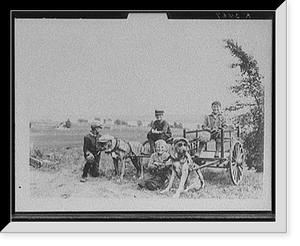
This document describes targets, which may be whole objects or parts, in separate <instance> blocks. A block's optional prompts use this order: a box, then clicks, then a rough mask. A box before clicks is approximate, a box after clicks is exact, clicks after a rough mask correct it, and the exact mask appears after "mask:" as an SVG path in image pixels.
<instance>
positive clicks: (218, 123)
mask: <svg viewBox="0 0 300 246" xmlns="http://www.w3.org/2000/svg"><path fill="white" fill-rule="evenodd" d="M211 109H212V113H211V114H210V115H206V116H205V119H204V122H203V125H202V129H203V130H204V132H200V133H199V134H200V136H199V140H200V144H199V153H198V155H199V156H200V154H201V152H202V149H203V147H204V145H205V144H206V143H208V142H209V141H210V140H211V139H214V140H215V141H216V152H215V155H214V157H215V158H218V157H219V153H220V150H221V131H220V129H221V128H227V124H226V120H225V117H224V116H223V115H222V113H221V103H220V102H219V101H214V102H213V103H212V104H211Z"/></svg>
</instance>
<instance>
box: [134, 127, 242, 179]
mask: <svg viewBox="0 0 300 246" xmlns="http://www.w3.org/2000/svg"><path fill="white" fill-rule="evenodd" d="M201 131H204V130H200V129H197V130H187V129H184V130H183V137H184V138H186V139H188V140H189V143H190V152H189V153H190V155H191V156H192V159H193V161H194V163H195V164H197V166H196V169H202V168H205V167H209V168H225V169H227V170H229V172H230V177H231V180H232V182H233V184H235V185H238V184H239V183H240V182H241V180H242V178H243V171H244V165H245V151H244V149H243V145H242V143H241V128H240V127H239V126H238V127H236V128H235V129H223V128H221V129H220V131H221V155H220V157H219V158H215V157H213V156H214V153H215V150H216V144H215V141H214V140H211V141H209V142H208V143H207V144H205V146H204V149H203V151H202V153H201V156H200V157H199V156H197V155H195V154H196V153H198V152H199V143H200V141H199V138H198V137H199V134H200V132H201ZM143 146H144V151H143V153H142V155H141V156H139V157H140V158H141V161H142V164H143V166H145V165H146V164H147V161H148V160H149V157H150V155H151V151H150V144H149V142H148V141H145V142H144V143H143Z"/></svg>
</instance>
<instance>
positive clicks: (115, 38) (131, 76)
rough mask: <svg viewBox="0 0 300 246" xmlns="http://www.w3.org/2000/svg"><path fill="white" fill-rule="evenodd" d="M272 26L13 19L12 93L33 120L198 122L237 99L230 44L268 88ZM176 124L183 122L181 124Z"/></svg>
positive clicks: (145, 17)
mask: <svg viewBox="0 0 300 246" xmlns="http://www.w3.org/2000/svg"><path fill="white" fill-rule="evenodd" d="M271 38H272V23H271V21H270V20H201V19H197V20H196V19H195V20H168V19H167V17H166V16H165V15H161V14H152V15H150V14H135V15H129V17H128V19H126V20H117V19H113V20H109V19H102V20H101V19H16V20H15V46H14V47H15V91H16V95H15V96H16V98H17V99H18V100H19V101H20V103H18V104H16V111H17V110H21V111H25V112H26V114H27V116H28V118H29V119H30V120H35V119H54V120H64V119H67V118H91V117H94V116H97V117H100V118H102V117H115V116H118V117H122V116H123V117H126V116H128V115H130V116H137V117H139V116H140V115H144V116H146V117H149V118H154V110H155V109H162V110H164V111H165V117H166V118H167V117H168V115H169V116H171V115H173V116H174V115H178V116H179V115H180V116H181V115H185V116H188V117H191V118H197V117H198V116H200V115H203V114H207V113H210V111H211V108H210V105H211V103H212V102H213V101H215V100H219V101H221V102H222V106H223V107H226V106H228V105H230V104H232V103H233V102H234V101H235V100H236V99H237V96H236V95H234V94H231V93H230V91H229V89H228V87H229V86H232V85H234V84H235V80H236V79H238V78H239V77H238V76H239V70H238V69H232V68H230V67H229V66H230V64H231V63H233V62H235V61H236V60H235V59H234V58H233V57H232V56H231V54H230V52H229V50H228V49H225V48H224V42H223V40H224V39H234V41H236V42H238V44H239V45H241V46H242V48H243V50H244V51H245V52H247V53H249V54H251V55H253V56H254V58H255V59H256V60H257V62H258V66H259V68H260V73H261V74H262V75H263V76H264V80H263V83H265V84H270V83H271V61H272V46H271V43H272V39H271ZM179 120H180V119H179Z"/></svg>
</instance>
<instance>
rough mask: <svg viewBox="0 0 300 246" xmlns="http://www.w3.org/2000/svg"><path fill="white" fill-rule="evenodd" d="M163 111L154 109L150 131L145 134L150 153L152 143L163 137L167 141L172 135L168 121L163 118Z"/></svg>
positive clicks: (152, 149) (152, 146) (152, 150)
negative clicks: (154, 118) (153, 118)
mask: <svg viewBox="0 0 300 246" xmlns="http://www.w3.org/2000/svg"><path fill="white" fill-rule="evenodd" d="M163 115H164V111H163V110H155V117H156V120H155V121H154V122H153V124H152V126H151V129H150V131H149V132H148V134H147V139H148V140H149V143H150V150H151V153H153V152H154V148H155V146H154V143H155V142H156V141H157V140H159V139H163V140H165V141H167V140H168V139H170V138H171V137H172V132H171V129H170V126H169V123H168V122H167V121H166V120H164V119H163Z"/></svg>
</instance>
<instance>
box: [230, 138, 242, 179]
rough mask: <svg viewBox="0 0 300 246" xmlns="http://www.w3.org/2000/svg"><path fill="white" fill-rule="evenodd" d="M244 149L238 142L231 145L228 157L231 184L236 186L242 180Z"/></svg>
mask: <svg viewBox="0 0 300 246" xmlns="http://www.w3.org/2000/svg"><path fill="white" fill-rule="evenodd" d="M244 154H245V153H244V149H243V146H242V144H241V143H240V142H239V141H236V142H234V143H233V144H232V147H231V150H230V155H229V170H230V177H231V180H232V182H233V183H234V184H235V185H238V184H239V182H240V181H241V180H242V178H243V172H244V162H245V156H244Z"/></svg>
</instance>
